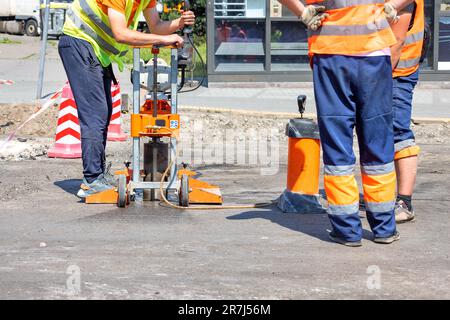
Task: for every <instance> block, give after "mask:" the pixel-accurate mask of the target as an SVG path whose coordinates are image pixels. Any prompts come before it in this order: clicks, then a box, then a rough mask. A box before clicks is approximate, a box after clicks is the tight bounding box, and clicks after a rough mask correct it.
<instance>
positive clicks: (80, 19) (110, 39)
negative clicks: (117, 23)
mask: <svg viewBox="0 0 450 320" xmlns="http://www.w3.org/2000/svg"><path fill="white" fill-rule="evenodd" d="M133 2H134V0H126V6H125V18H126V21H129V20H130V18H131V15H132V11H133ZM149 3H150V0H141V2H140V5H139V7H138V9H137V11H136V12H135V14H134V17H133V21H132V22H131V24H130V28H131V29H133V30H136V29H137V26H138V22H139V15H140V14H141V12H142V11H143V10H144V8H147V6H148V4H149ZM63 33H64V34H66V35H69V36H72V37H75V38H79V39H83V40H86V41H88V42H89V43H90V44H91V45H92V47H93V49H94V52H95V55H96V56H97V58H98V60H99V61H100V63H101V64H102V66H104V67H107V66H109V65H110V64H111V62H116V63H117V64H118V65H119V70H120V71H122V70H123V61H122V57H123V56H124V55H125V54H126V53H127V50H128V45H126V44H121V43H118V42H117V41H116V40H115V39H114V35H113V32H112V30H111V25H110V22H109V18H108V15H107V14H105V13H104V12H103V11H102V10H101V9H100V8H99V7H98V5H97V1H96V0H75V1H74V2H73V3H72V5H71V6H70V8H69V10H68V11H67V14H66V22H65V24H64V28H63Z"/></svg>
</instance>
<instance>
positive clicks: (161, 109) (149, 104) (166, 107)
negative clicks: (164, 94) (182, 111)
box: [141, 99, 171, 114]
mask: <svg viewBox="0 0 450 320" xmlns="http://www.w3.org/2000/svg"><path fill="white" fill-rule="evenodd" d="M157 112H158V114H170V113H171V108H170V104H169V101H168V100H159V99H158V110H157ZM141 113H144V114H153V100H151V99H147V100H145V103H144V104H143V105H142V107H141Z"/></svg>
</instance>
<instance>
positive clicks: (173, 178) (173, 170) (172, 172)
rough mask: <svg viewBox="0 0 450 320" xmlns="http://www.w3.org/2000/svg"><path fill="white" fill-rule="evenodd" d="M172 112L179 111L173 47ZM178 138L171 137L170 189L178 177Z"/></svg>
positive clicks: (175, 58)
mask: <svg viewBox="0 0 450 320" xmlns="http://www.w3.org/2000/svg"><path fill="white" fill-rule="evenodd" d="M170 58H171V59H170V66H171V68H170V69H171V70H170V71H171V73H170V107H171V110H170V113H172V114H175V113H178V96H177V95H178V50H177V49H171V53H170ZM176 157H177V139H176V138H170V158H171V160H174V161H173V164H172V168H171V169H170V178H169V185H168V187H167V189H170V187H171V186H172V184H173V183H174V182H175V181H176V179H177V164H176Z"/></svg>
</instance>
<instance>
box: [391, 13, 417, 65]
mask: <svg viewBox="0 0 450 320" xmlns="http://www.w3.org/2000/svg"><path fill="white" fill-rule="evenodd" d="M411 18H412V13H411V12H405V11H402V12H400V15H399V20H398V22H397V23H395V24H393V25H391V29H392V32H393V33H394V35H395V38H396V39H397V43H396V44H394V45H393V46H392V47H391V62H392V70H393V69H395V67H397V64H398V61H399V60H400V55H401V53H402V48H403V45H404V43H405V38H406V33H407V32H408V28H409V24H410V22H411Z"/></svg>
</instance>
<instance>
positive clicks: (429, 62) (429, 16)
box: [420, 1, 434, 70]
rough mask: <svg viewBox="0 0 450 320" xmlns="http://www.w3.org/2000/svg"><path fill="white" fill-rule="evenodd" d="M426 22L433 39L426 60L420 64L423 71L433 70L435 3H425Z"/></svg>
mask: <svg viewBox="0 0 450 320" xmlns="http://www.w3.org/2000/svg"><path fill="white" fill-rule="evenodd" d="M425 21H426V23H427V24H428V26H429V27H430V33H431V39H430V44H429V47H428V51H427V56H426V57H425V60H424V61H423V62H422V63H421V64H420V68H421V69H422V70H431V69H433V61H434V59H433V58H434V50H433V32H434V3H433V1H425Z"/></svg>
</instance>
